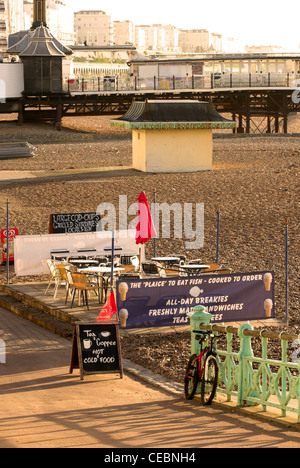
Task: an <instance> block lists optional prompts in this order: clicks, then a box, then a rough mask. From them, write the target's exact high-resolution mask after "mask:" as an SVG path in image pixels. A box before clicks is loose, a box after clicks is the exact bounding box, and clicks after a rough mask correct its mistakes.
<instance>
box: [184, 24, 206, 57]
mask: <svg viewBox="0 0 300 468" xmlns="http://www.w3.org/2000/svg"><path fill="white" fill-rule="evenodd" d="M179 45H180V47H181V50H182V52H187V53H201V52H207V51H208V50H209V47H210V34H209V31H207V29H188V30H181V32H180V35H179Z"/></svg>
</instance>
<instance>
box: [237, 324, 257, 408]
mask: <svg viewBox="0 0 300 468" xmlns="http://www.w3.org/2000/svg"><path fill="white" fill-rule="evenodd" d="M244 330H253V327H252V326H251V325H248V324H247V323H245V324H243V325H242V326H241V327H240V328H239V331H238V334H239V338H240V340H241V345H240V352H239V370H238V373H239V376H238V382H239V384H238V401H237V405H238V406H244V405H246V404H247V398H246V397H247V390H248V386H249V383H250V378H251V377H250V376H249V371H248V369H247V365H248V363H247V358H249V357H253V351H252V347H251V337H250V336H245V335H244Z"/></svg>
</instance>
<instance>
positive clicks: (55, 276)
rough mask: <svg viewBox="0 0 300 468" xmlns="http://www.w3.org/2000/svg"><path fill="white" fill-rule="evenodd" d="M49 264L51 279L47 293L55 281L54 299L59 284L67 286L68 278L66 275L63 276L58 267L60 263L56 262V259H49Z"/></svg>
mask: <svg viewBox="0 0 300 468" xmlns="http://www.w3.org/2000/svg"><path fill="white" fill-rule="evenodd" d="M47 265H48V268H49V270H50V279H49V283H48V286H47V289H46V291H45V295H46V294H47V292H48V290H49V288H50V286H51V285H52V284H53V283H54V285H55V286H54V294H53V297H54V299H56V296H57V291H58V288H59V286H61V285H63V286H66V284H67V279H66V278H65V277H62V275H61V272H60V270H59V268H58V265H57V264H56V263H55V261H54V260H47Z"/></svg>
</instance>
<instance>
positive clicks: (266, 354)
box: [191, 314, 300, 423]
mask: <svg viewBox="0 0 300 468" xmlns="http://www.w3.org/2000/svg"><path fill="white" fill-rule="evenodd" d="M196 315H197V314H196ZM201 321H204V322H207V320H205V319H204V320H203V317H202V319H201V317H197V318H195V317H194V318H193V317H191V329H192V330H197V329H200V330H209V331H212V332H214V333H220V332H222V333H225V336H226V346H225V348H226V349H224V346H223V349H219V347H218V345H216V346H217V349H216V352H217V357H218V362H219V368H220V375H219V384H218V389H217V392H218V393H221V394H225V395H226V397H227V401H228V402H230V401H232V399H233V398H235V399H236V402H237V406H254V405H261V409H262V411H264V412H265V411H267V410H268V409H269V408H276V409H277V410H280V412H281V416H282V417H285V416H286V415H287V412H290V413H294V414H296V418H297V422H298V423H299V422H300V364H299V363H300V359H299V356H300V335H299V336H297V335H288V334H287V333H284V332H283V333H274V332H271V331H267V330H264V331H258V330H254V329H253V327H252V326H251V325H249V324H244V325H242V326H241V327H240V328H234V327H232V326H227V327H225V326H220V325H211V324H208V323H206V324H205V323H200V322H201ZM195 326H196V328H194V327H195ZM254 341H255V346H254ZM274 343H276V346H275V347H276V348H277V349H278V350H280V351H279V354H280V356H276V357H272V356H270V354H271V353H273V354H274V351H272V350H271V347H272V348H274ZM271 344H272V346H270V345H271ZM268 345H269V346H268ZM197 351H199V350H198V349H197V343H196V342H195V340H193V338H192V354H194V353H197ZM289 352H290V353H289ZM255 354H256V355H255ZM258 354H259V355H258ZM289 354H290V356H292V357H294V359H292V358H291V357H290V358H289V356H288V355H289ZM289 359H290V360H289ZM293 361H294V362H293Z"/></svg>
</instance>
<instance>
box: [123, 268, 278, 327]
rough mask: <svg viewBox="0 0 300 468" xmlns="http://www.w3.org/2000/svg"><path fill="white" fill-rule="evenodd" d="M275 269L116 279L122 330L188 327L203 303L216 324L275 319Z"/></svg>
mask: <svg viewBox="0 0 300 468" xmlns="http://www.w3.org/2000/svg"><path fill="white" fill-rule="evenodd" d="M274 283H275V281H274V273H273V272H255V273H235V274H229V275H201V276H192V277H168V278H156V277H155V278H154V277H153V278H147V279H141V280H139V279H138V280H120V281H118V282H117V307H118V312H119V318H120V321H121V326H122V327H123V328H125V327H126V328H129V329H130V328H148V327H167V326H172V327H174V326H179V325H188V324H189V318H188V317H187V315H186V314H187V313H188V312H192V311H193V309H194V307H195V306H197V305H203V306H205V307H206V308H207V311H208V312H209V313H210V314H211V315H212V316H213V317H212V323H219V322H221V323H222V322H227V323H228V322H245V321H248V320H263V319H268V318H274V317H275V292H274Z"/></svg>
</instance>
